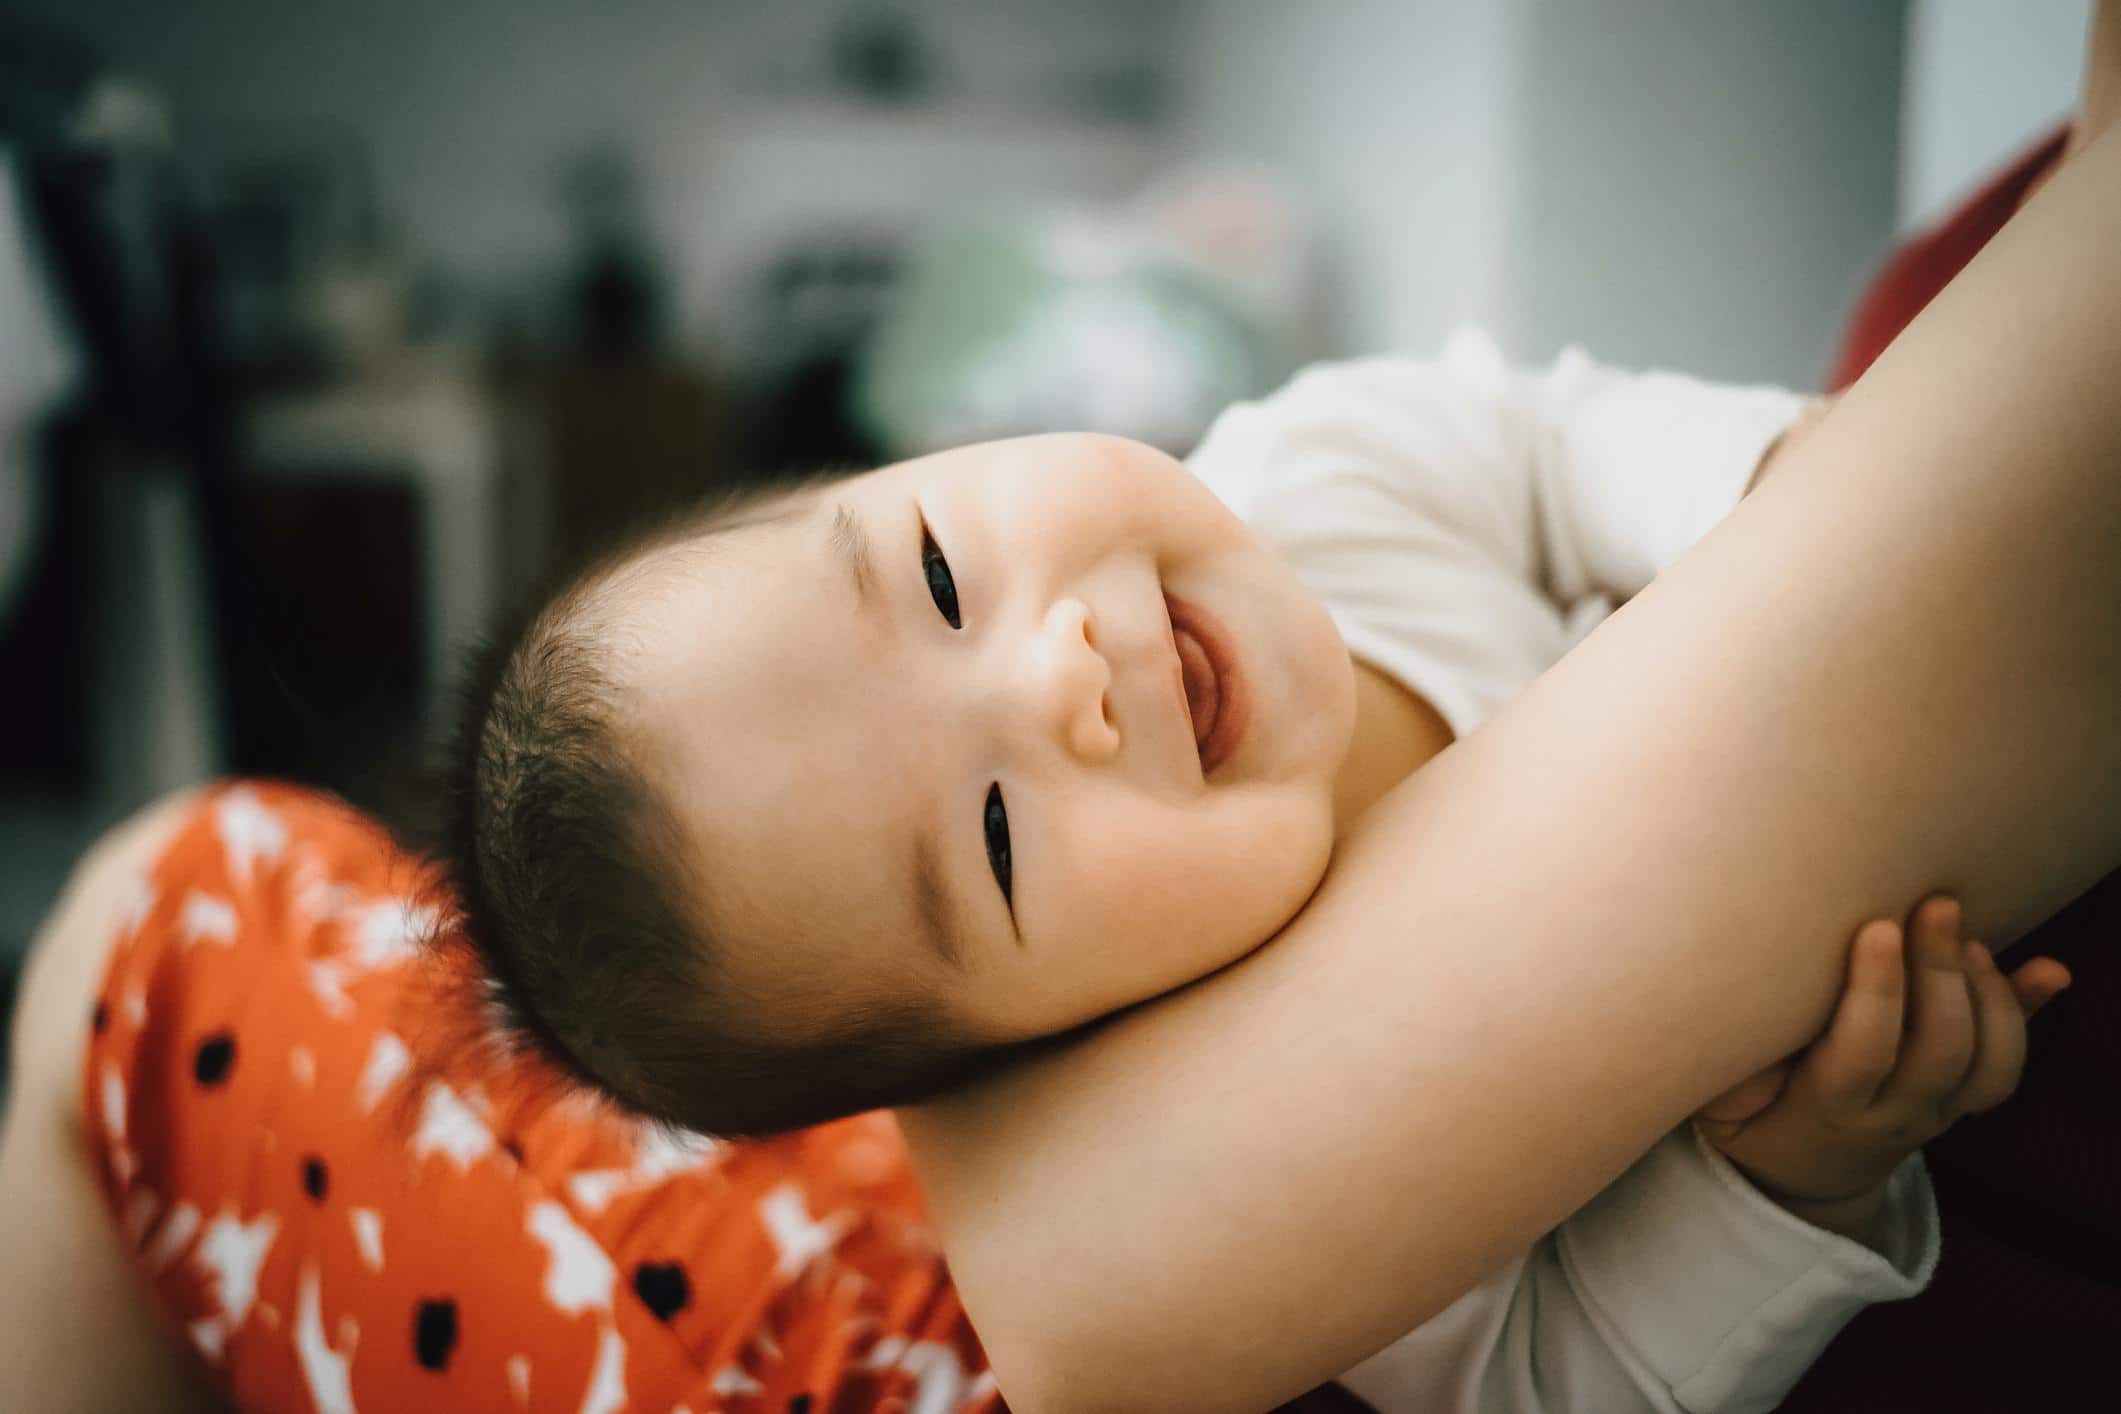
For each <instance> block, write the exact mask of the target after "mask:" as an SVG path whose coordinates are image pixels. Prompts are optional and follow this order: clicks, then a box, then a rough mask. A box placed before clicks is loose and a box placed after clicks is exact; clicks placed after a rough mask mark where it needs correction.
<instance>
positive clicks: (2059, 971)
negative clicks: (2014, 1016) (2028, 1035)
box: [2010, 957, 2070, 1016]
mask: <svg viewBox="0 0 2121 1414" xmlns="http://www.w3.org/2000/svg"><path fill="white" fill-rule="evenodd" d="M2010 983H2011V990H2012V991H2013V992H2015V993H2017V995H2018V1005H2019V1006H2020V1007H2022V1008H2023V1009H2024V1011H2025V1014H2026V1015H2027V1016H2031V1015H2032V1014H2033V1013H2034V1012H2036V1011H2038V1010H2040V1008H2042V1007H2044V1006H2046V1005H2047V1004H2048V1003H2049V1002H2051V1001H2053V1000H2054V999H2055V998H2056V997H2057V996H2059V995H2060V994H2061V993H2063V992H2065V991H2067V990H2069V984H2070V975H2069V969H2068V968H2067V967H2064V966H2063V965H2062V964H2061V963H2060V962H2057V961H2056V960H2055V959H2054V958H2051V957H2036V958H2034V959H2033V960H2032V961H2030V962H2027V963H2023V964H2021V965H2020V966H2019V967H2018V968H2017V970H2015V971H2014V972H2012V973H2011V976H2010Z"/></svg>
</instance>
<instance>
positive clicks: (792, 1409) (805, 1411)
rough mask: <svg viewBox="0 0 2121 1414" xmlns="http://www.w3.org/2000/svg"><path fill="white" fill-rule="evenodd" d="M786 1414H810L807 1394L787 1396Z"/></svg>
mask: <svg viewBox="0 0 2121 1414" xmlns="http://www.w3.org/2000/svg"><path fill="white" fill-rule="evenodd" d="M788 1414H810V1396H809V1395H807V1394H791V1395H789V1396H788Z"/></svg>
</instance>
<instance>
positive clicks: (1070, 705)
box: [1031, 599, 1119, 762]
mask: <svg viewBox="0 0 2121 1414" xmlns="http://www.w3.org/2000/svg"><path fill="white" fill-rule="evenodd" d="M1033 658H1034V662H1033V664H1032V669H1031V678H1032V690H1033V692H1034V693H1035V694H1036V696H1037V698H1038V699H1041V700H1039V701H1038V702H1037V704H1036V706H1035V708H1034V710H1036V711H1038V712H1039V713H1040V714H1041V715H1042V716H1044V717H1045V719H1046V721H1047V723H1048V724H1049V726H1048V729H1049V730H1055V731H1057V732H1058V733H1059V736H1060V741H1061V745H1062V746H1063V747H1064V748H1065V749H1066V750H1067V751H1068V752H1069V754H1070V755H1073V756H1076V757H1079V758H1081V759H1083V760H1085V761H1093V762H1095V761H1106V760H1110V759H1111V757H1112V756H1113V755H1114V754H1115V753H1116V752H1117V751H1118V750H1119V728H1118V727H1117V726H1116V725H1115V724H1114V722H1113V720H1112V706H1111V702H1110V700H1109V698H1108V696H1107V694H1108V692H1109V690H1110V688H1111V686H1112V668H1111V665H1110V664H1108V663H1107V662H1106V661H1105V655H1104V654H1102V653H1100V652H1099V651H1098V648H1097V627H1096V624H1095V623H1094V622H1093V621H1092V619H1091V617H1090V607H1089V605H1087V604H1085V603H1083V601H1082V600H1080V599H1062V600H1060V601H1059V602H1057V603H1056V604H1054V606H1053V607H1052V608H1051V609H1050V610H1048V611H1047V613H1046V621H1045V624H1044V626H1043V628H1042V630H1041V631H1040V633H1039V634H1038V646H1037V650H1036V651H1035V653H1034V654H1033Z"/></svg>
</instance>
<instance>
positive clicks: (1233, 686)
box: [1164, 594, 1251, 776]
mask: <svg viewBox="0 0 2121 1414" xmlns="http://www.w3.org/2000/svg"><path fill="white" fill-rule="evenodd" d="M1164 610H1165V612H1166V613H1167V614H1168V615H1169V616H1170V620H1171V646H1172V649H1173V651H1175V652H1176V653H1177V654H1178V678H1179V690H1180V691H1181V692H1182V693H1183V694H1184V695H1185V700H1186V715H1187V716H1188V717H1189V718H1191V719H1192V720H1191V725H1192V727H1193V749H1194V751H1195V752H1197V753H1198V754H1199V756H1200V773H1201V775H1203V776H1207V775H1209V774H1211V773H1213V771H1214V770H1215V768H1216V767H1217V766H1220V765H1221V764H1222V763H1223V762H1225V761H1227V760H1229V759H1230V758H1231V757H1232V756H1234V755H1235V754H1236V753H1237V748H1238V746H1239V744H1240V743H1241V742H1242V741H1243V740H1244V736H1245V722H1246V719H1247V718H1248V717H1249V716H1250V715H1251V714H1250V712H1249V711H1248V710H1247V702H1248V700H1249V699H1248V695H1247V693H1246V690H1245V675H1244V670H1243V667H1242V666H1241V665H1240V664H1239V662H1238V660H1237V654H1236V652H1235V649H1234V645H1232V643H1231V641H1230V633H1229V630H1228V629H1226V628H1224V627H1223V626H1222V625H1221V623H1220V622H1218V621H1217V620H1216V618H1215V616H1214V615H1213V614H1210V613H1209V612H1208V611H1207V610H1205V609H1200V608H1196V607H1195V606H1193V605H1191V604H1188V603H1187V602H1186V601H1185V600H1183V599H1179V598H1175V597H1173V596H1172V595H1169V594H1166V595H1165V596H1164Z"/></svg>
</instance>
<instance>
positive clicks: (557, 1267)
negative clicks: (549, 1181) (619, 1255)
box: [526, 1201, 617, 1315]
mask: <svg viewBox="0 0 2121 1414" xmlns="http://www.w3.org/2000/svg"><path fill="white" fill-rule="evenodd" d="M526 1226H527V1227H528V1230H529V1232H530V1235H531V1236H532V1237H535V1238H536V1239H537V1240H538V1241H539V1242H540V1243H542V1244H543V1245H544V1247H545V1251H546V1254H547V1256H548V1257H549V1259H550V1260H549V1261H548V1263H547V1264H546V1267H545V1299H546V1300H548V1301H550V1302H551V1303H552V1305H553V1309H554V1310H556V1311H560V1312H564V1313H566V1314H568V1315H573V1314H574V1313H575V1312H578V1311H587V1310H592V1309H602V1310H609V1309H610V1308H611V1290H612V1283H613V1280H614V1279H615V1277H616V1275H617V1273H616V1270H615V1269H614V1268H613V1267H612V1265H611V1254H610V1253H608V1252H606V1251H605V1250H604V1249H603V1248H602V1247H600V1246H599V1245H597V1241H596V1239H595V1238H593V1237H591V1236H590V1235H589V1234H588V1233H586V1232H584V1231H582V1229H581V1228H579V1227H577V1226H576V1225H575V1221H574V1219H573V1218H570V1217H569V1216H567V1210H566V1209H565V1208H563V1207H561V1206H560V1205H559V1204H558V1203H554V1202H550V1201H548V1202H543V1203H539V1204H537V1205H536V1206H535V1207H533V1208H532V1209H531V1210H530V1220H529V1222H528V1224H527V1225H526Z"/></svg>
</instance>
